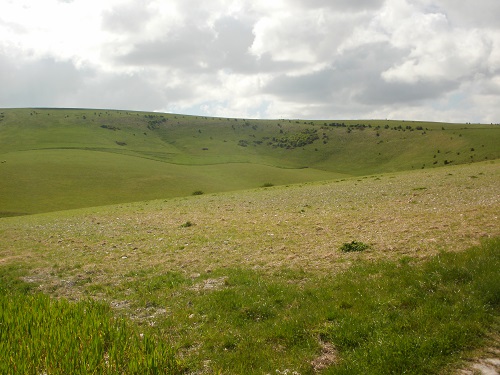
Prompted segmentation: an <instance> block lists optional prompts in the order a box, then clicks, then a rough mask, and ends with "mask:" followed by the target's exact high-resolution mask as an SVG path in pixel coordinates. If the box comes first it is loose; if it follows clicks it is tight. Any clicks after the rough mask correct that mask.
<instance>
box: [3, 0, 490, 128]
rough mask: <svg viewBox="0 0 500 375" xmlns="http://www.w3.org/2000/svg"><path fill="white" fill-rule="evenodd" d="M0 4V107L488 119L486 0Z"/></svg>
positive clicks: (55, 0) (49, 0)
mask: <svg viewBox="0 0 500 375" xmlns="http://www.w3.org/2000/svg"><path fill="white" fill-rule="evenodd" d="M0 7H1V9H2V12H1V13H0V107H33V106H35V107H88V108H116V109H130V110H145V111H163V112H177V113H186V114H196V115H207V116H229V117H234V116H237V117H254V118H310V119H327V118H328V119H364V118H391V119H421V120H432V121H457V122H486V123H490V122H494V123H498V122H500V105H499V103H500V23H499V22H498V20H497V19H496V15H498V14H500V2H498V1H497V0H480V1H476V2H466V1H456V0H385V1H384V0H335V1H331V0H329V1H326V0H312V1H305V0H288V1H286V0H277V1H272V2H270V1H267V0H265V1H264V0H257V1H249V0H214V1H210V2H199V1H194V0H183V1H180V0H170V1H164V0H143V1H132V0H108V1H102V0H66V1H63V0H39V1H36V2H34V1H30V0H0Z"/></svg>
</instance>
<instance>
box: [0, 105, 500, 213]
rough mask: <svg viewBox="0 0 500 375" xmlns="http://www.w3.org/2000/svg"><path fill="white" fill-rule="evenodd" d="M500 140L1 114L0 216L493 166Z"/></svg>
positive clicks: (288, 125)
mask: <svg viewBox="0 0 500 375" xmlns="http://www.w3.org/2000/svg"><path fill="white" fill-rule="evenodd" d="M499 139H500V128H499V127H498V126H493V125H491V126H489V125H464V124H437V123H420V122H398V121H380V120H378V121H376V120H371V121H342V122H339V121H336V122H335V121H297V120H244V119H222V118H207V117H196V116H182V115H174V114H158V113H140V112H126V111H102V110H55V109H16V110H14V109H4V110H0V146H1V147H0V160H1V161H5V162H4V163H2V164H0V177H1V179H2V184H0V212H1V214H0V215H1V216H10V215H19V214H24V213H36V212H46V211H53V210H59V209H68V208H77V207H88V206H93V205H102V204H113V203H117V202H130V201H137V200H148V199H153V198H170V197H175V196H186V195H189V194H191V193H192V192H193V191H196V190H201V191H204V192H218V191H229V190H239V189H246V188H255V187H258V186H261V185H263V184H264V183H273V184H275V185H278V184H289V183H297V182H305V181H318V180H326V179H332V178H337V177H339V176H360V175H368V174H374V173H385V172H390V171H398V170H410V169H420V168H429V167H435V166H443V165H446V164H461V163H470V162H476V161H484V160H486V159H490V160H491V159H496V158H498V157H500V154H499V150H498V147H497V144H498V141H499ZM233 163H237V164H234V165H233ZM197 166H210V167H209V168H196V167H197Z"/></svg>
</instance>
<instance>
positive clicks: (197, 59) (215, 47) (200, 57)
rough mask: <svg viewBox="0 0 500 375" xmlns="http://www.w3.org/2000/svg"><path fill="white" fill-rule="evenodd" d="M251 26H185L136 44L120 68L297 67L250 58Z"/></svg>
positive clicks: (224, 21)
mask: <svg viewBox="0 0 500 375" xmlns="http://www.w3.org/2000/svg"><path fill="white" fill-rule="evenodd" d="M252 27H253V25H252V24H251V23H249V22H248V21H242V20H237V19H235V18H231V17H223V18H220V19H218V20H217V21H216V22H215V24H214V26H213V28H208V26H206V25H194V24H186V25H185V26H184V27H182V28H178V29H177V30H176V32H175V34H173V35H166V36H165V37H164V38H163V39H162V40H156V41H149V42H143V43H138V44H136V45H135V46H134V47H133V48H132V50H131V51H130V52H129V53H127V54H126V55H123V56H118V57H116V60H117V61H118V62H120V63H122V64H131V65H135V66H156V67H163V68H173V69H179V70H182V71H186V72H195V73H202V74H204V73H209V72H216V71H218V70H227V71H228V72H235V73H243V74H245V73H247V74H250V73H256V72H269V71H282V70H283V69H289V68H293V67H297V66H299V65H300V64H297V63H295V62H276V61H273V60H272V59H271V57H270V56H269V54H263V55H262V56H261V57H260V58H257V57H256V56H254V55H252V54H250V52H249V48H250V46H251V45H252V43H253V40H254V35H253V32H252Z"/></svg>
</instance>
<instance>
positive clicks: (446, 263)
mask: <svg viewBox="0 0 500 375" xmlns="http://www.w3.org/2000/svg"><path fill="white" fill-rule="evenodd" d="M0 119H1V121H0V144H1V145H2V147H1V149H0V153H1V155H0V161H4V162H3V163H1V164H0V177H1V180H0V181H1V184H0V194H1V195H0V211H2V215H3V216H4V217H3V218H0V328H1V329H0V372H1V373H5V374H18V373H29V374H67V373H75V374H88V373H93V374H96V373H98V374H101V373H102V374H164V373H171V374H287V375H292V374H300V375H305V374H402V373H406V374H446V373H456V371H457V369H462V368H471V366H472V365H473V364H474V363H478V362H477V361H478V360H479V359H481V358H490V357H491V354H489V353H490V352H491V351H492V350H493V352H495V350H496V351H498V350H499V349H500V341H499V340H498V331H499V327H500V315H499V311H500V289H499V288H500V273H499V272H498V270H499V269H500V241H499V238H500V225H499V218H498V214H499V212H500V196H499V194H498V186H499V182H500V164H499V161H498V158H499V152H500V150H499V148H498V144H499V142H498V141H499V133H498V131H499V129H500V128H499V127H498V126H493V125H465V124H441V123H439V124H438V123H417V122H395V121H364V122H358V121H352V122H347V121H345V122H344V121H313V122H312V123H311V122H310V121H303V120H300V121H298V120H286V121H285V120H273V121H267V120H243V119H218V118H217V119H214V118H201V117H198V118H196V117H189V116H182V115H171V114H168V115H167V114H149V113H138V112H126V111H103V110H101V111H99V110H56V109H46V110H42V109H18V110H0ZM164 119H165V120H164ZM332 123H333V124H335V125H332V126H330V125H329V124H332ZM342 123H344V125H345V126H342V125H341V124H342ZM278 124H279V125H278ZM325 124H326V125H325ZM356 124H358V125H356ZM360 124H363V125H364V126H362V125H360ZM349 125H356V126H351V127H349ZM386 125H388V128H386ZM102 126H105V127H102ZM400 126H401V128H400ZM407 126H408V127H411V128H407ZM420 127H422V128H421V129H417V128H420ZM281 130H282V132H281ZM323 133H324V134H323ZM377 133H378V135H377ZM316 136H318V139H316ZM269 142H270V143H269ZM196 191H198V195H193V193H194V192H196ZM200 192H203V194H199V193H200ZM27 214H29V215H27Z"/></svg>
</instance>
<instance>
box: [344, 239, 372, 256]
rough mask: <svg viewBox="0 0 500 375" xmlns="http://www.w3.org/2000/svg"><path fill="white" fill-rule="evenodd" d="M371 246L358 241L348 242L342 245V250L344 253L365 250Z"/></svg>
mask: <svg viewBox="0 0 500 375" xmlns="http://www.w3.org/2000/svg"><path fill="white" fill-rule="evenodd" d="M369 247H370V246H369V245H367V244H365V243H363V242H358V241H352V242H346V243H344V244H343V245H342V246H341V247H340V251H342V252H344V253H350V252H355V251H364V250H366V249H368V248H369Z"/></svg>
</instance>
